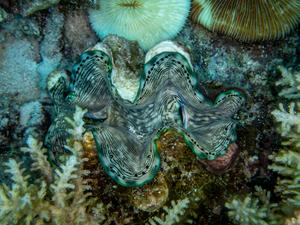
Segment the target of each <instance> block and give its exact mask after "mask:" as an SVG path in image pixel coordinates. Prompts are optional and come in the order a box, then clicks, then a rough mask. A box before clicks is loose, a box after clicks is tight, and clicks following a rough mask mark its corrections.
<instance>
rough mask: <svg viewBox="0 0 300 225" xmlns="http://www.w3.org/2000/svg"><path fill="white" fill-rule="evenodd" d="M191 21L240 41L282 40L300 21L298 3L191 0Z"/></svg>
mask: <svg viewBox="0 0 300 225" xmlns="http://www.w3.org/2000/svg"><path fill="white" fill-rule="evenodd" d="M191 17H192V20H193V21H194V22H195V23H199V24H202V25H203V26H205V27H206V28H208V29H209V30H212V31H216V32H220V33H223V34H225V35H228V36H231V37H233V38H235V39H238V40H241V41H246V42H248V41H262V40H273V39H278V38H281V37H283V36H285V35H286V34H287V33H289V32H290V31H291V30H292V29H293V28H294V27H296V25H297V24H298V23H299V20H300V2H299V0H280V1H273V0H267V1H265V0H255V1H247V2H240V1H239V0H223V1H219V0H193V2H192V12H191Z"/></svg>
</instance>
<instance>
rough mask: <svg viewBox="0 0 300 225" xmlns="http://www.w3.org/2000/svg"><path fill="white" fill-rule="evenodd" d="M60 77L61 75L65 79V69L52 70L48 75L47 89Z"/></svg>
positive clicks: (66, 77)
mask: <svg viewBox="0 0 300 225" xmlns="http://www.w3.org/2000/svg"><path fill="white" fill-rule="evenodd" d="M61 77H63V78H64V79H66V80H67V79H68V75H67V73H66V71H64V70H57V71H54V72H52V73H51V74H50V75H49V76H48V80H47V88H48V90H51V89H52V88H53V87H54V86H55V84H56V83H57V81H58V80H59V79H60V78H61Z"/></svg>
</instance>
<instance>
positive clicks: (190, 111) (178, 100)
mask: <svg viewBox="0 0 300 225" xmlns="http://www.w3.org/2000/svg"><path fill="white" fill-rule="evenodd" d="M112 61H113V59H112V56H111V55H110V51H109V49H107V47H105V46H104V45H101V44H100V45H97V46H95V47H94V48H92V49H88V50H87V51H85V52H84V53H83V54H82V55H81V57H80V59H79V61H78V62H77V63H76V64H75V65H74V67H73V71H72V76H71V80H70V85H69V93H68V95H67V97H66V98H65V102H66V104H68V105H69V106H70V105H75V104H77V105H79V106H81V107H85V108H87V109H88V110H89V113H88V114H87V116H89V117H90V118H93V119H94V120H97V123H95V124H94V125H92V126H91V127H90V130H91V132H92V133H93V137H94V140H95V142H96V146H97V151H98V156H99V161H100V163H101V165H102V166H103V168H104V170H105V172H106V173H107V174H108V175H109V176H110V177H111V178H112V179H113V180H114V181H115V182H117V183H118V184H120V185H122V186H126V187H130V186H131V187H136V186H142V185H144V184H145V183H148V182H150V181H151V180H153V178H154V177H155V176H156V174H157V173H158V171H159V169H160V155H159V148H158V145H157V140H158V139H159V137H160V135H161V133H162V132H166V131H168V130H170V129H175V130H176V131H177V132H179V133H180V134H181V135H182V136H183V138H184V141H185V142H186V143H187V144H188V146H189V147H190V149H191V150H192V152H193V153H194V154H195V155H196V157H198V158H199V159H201V160H202V162H203V163H206V164H207V165H209V166H210V168H213V167H215V168H217V169H219V168H221V169H222V168H223V169H225V168H226V167H227V166H228V165H229V164H230V163H231V160H230V159H231V158H232V157H233V155H234V154H232V153H231V152H232V151H233V150H236V147H235V145H234V142H235V141H236V134H235V128H236V124H237V121H236V120H235V119H233V115H234V114H235V113H236V112H237V111H238V110H239V108H240V107H241V105H242V104H243V102H244V100H245V98H244V95H243V94H242V93H241V92H240V91H238V90H235V89H231V90H227V91H225V92H222V93H220V94H219V95H218V96H217V97H216V98H215V100H214V101H211V100H209V99H208V98H207V97H205V96H204V95H203V94H202V93H201V91H200V90H199V89H198V86H197V85H198V81H197V77H196V75H195V73H194V71H193V66H192V63H191V60H190V56H189V54H188V52H186V51H185V50H184V49H183V48H182V47H180V46H179V45H178V44H176V43H174V42H171V41H165V42H162V43H160V44H158V45H157V46H155V47H154V48H153V49H151V50H150V51H149V52H148V53H147V55H146V56H145V65H144V71H143V73H142V74H141V77H140V79H139V91H138V92H137V93H136V96H135V98H134V100H133V101H132V102H131V101H128V100H126V99H124V98H122V95H121V93H120V92H119V91H117V90H116V89H117V87H116V86H114V84H113V82H112V77H111V75H112V74H113V72H112V71H113V70H114V67H113V65H114V63H113V62H112ZM56 80H57V81H60V82H61V80H60V79H56ZM52 86H53V85H52ZM54 86H55V85H54ZM50 92H51V90H50ZM51 93H52V96H53V91H52V92H51ZM56 93H61V92H59V91H56ZM54 96H55V95H54ZM54 99H55V98H54ZM63 113H64V112H63ZM57 129H60V128H59V124H58V123H54V124H53V125H52V126H51V127H50V129H49V133H48V136H50V137H56V130H57ZM59 138H60V137H59ZM59 138H58V139H59ZM52 139H53V140H56V142H55V143H56V144H57V143H58V141H57V138H52ZM55 143H53V144H55ZM49 145H50V146H51V143H50V144H49ZM228 150H230V151H229V153H230V154H227V151H228ZM223 155H227V157H223V159H224V160H223V159H222V160H219V161H220V162H222V163H223V164H222V166H221V167H220V166H219V164H218V161H216V162H215V163H207V161H211V162H212V160H216V159H217V160H218V158H219V157H222V156H223ZM225 159H226V160H225ZM224 164H225V165H224ZM218 166H219V167H218Z"/></svg>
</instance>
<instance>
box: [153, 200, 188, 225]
mask: <svg viewBox="0 0 300 225" xmlns="http://www.w3.org/2000/svg"><path fill="white" fill-rule="evenodd" d="M189 203H190V201H189V199H188V198H184V199H181V200H178V201H177V202H175V201H172V202H171V205H172V206H171V207H169V208H168V207H164V211H165V213H166V215H164V216H162V218H159V217H153V218H151V219H150V220H149V223H150V224H151V225H155V224H159V225H172V224H176V223H179V222H180V221H181V219H182V218H181V217H182V215H183V214H184V213H185V210H186V209H187V208H188V206H189Z"/></svg>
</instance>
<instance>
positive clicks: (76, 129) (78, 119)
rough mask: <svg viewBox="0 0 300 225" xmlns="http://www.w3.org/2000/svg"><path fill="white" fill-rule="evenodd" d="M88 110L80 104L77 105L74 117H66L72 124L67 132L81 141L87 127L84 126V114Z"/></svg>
mask: <svg viewBox="0 0 300 225" xmlns="http://www.w3.org/2000/svg"><path fill="white" fill-rule="evenodd" d="M86 112H87V110H83V109H81V108H80V107H79V106H76V110H75V113H74V115H73V118H72V119H71V118H69V117H66V118H65V120H66V121H67V122H68V123H69V124H70V125H71V127H72V128H71V129H68V130H67V132H68V133H69V134H70V135H71V136H72V137H73V139H75V140H77V141H80V140H82V136H83V133H84V132H85V128H84V127H83V125H84V121H83V116H84V114H85V113H86Z"/></svg>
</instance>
